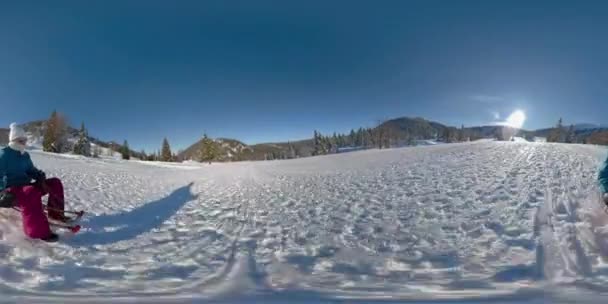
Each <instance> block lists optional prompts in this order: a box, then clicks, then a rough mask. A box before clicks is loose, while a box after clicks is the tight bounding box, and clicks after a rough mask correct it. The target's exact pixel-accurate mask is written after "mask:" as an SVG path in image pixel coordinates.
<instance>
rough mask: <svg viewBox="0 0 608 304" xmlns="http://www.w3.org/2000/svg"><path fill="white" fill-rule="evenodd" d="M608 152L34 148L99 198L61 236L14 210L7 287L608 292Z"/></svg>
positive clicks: (122, 294) (3, 225) (168, 291)
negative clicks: (51, 240)
mask: <svg viewBox="0 0 608 304" xmlns="http://www.w3.org/2000/svg"><path fill="white" fill-rule="evenodd" d="M606 153H607V151H606V150H605V149H602V148H598V147H594V146H581V145H560V144H542V143H519V142H476V143H467V144H450V145H437V146H428V147H416V148H402V149H393V150H382V151H377V150H376V151H362V152H355V153H348V154H340V155H330V156H324V157H316V158H307V159H298V160H290V161H274V162H245V163H227V164H213V165H211V166H205V165H197V164H183V165H182V164H165V165H162V164H161V165H158V164H153V163H141V162H136V161H132V162H124V161H120V160H96V159H79V158H73V157H72V158H70V157H65V156H61V155H49V154H43V153H40V152H34V153H32V155H33V156H32V157H33V159H34V162H35V163H36V164H37V166H38V167H40V168H41V169H43V170H45V171H46V172H47V175H49V176H58V177H60V178H62V179H63V181H64V183H65V187H66V195H67V202H68V207H70V208H73V209H86V210H87V211H88V212H89V216H88V217H86V218H84V219H83V221H82V224H83V227H84V228H83V231H81V232H80V233H79V234H77V235H73V236H70V235H66V236H65V237H64V239H63V240H62V241H61V242H60V243H56V244H47V243H44V242H40V241H31V240H27V239H26V238H25V237H24V236H23V233H22V232H21V224H20V219H19V215H18V214H17V213H16V212H14V211H12V210H5V209H3V210H0V294H1V295H2V297H1V298H0V302H2V301H30V302H36V303H38V302H58V303H70V302H74V303H82V302H83V301H85V300H86V302H88V303H95V302H101V303H117V302H120V301H132V300H133V299H135V298H137V299H138V301H139V302H163V303H166V302H188V303H190V302H198V301H201V302H204V301H208V300H214V301H220V302H257V303H269V302H270V303H278V302H291V303H293V302H311V303H316V302H323V301H337V300H344V301H346V300H348V302H349V303H352V302H359V303H370V302H374V301H378V302H382V303H385V302H400V301H410V302H415V301H420V302H427V301H450V303H454V302H455V301H456V302H457V301H462V302H467V303H470V302H477V301H480V302H482V301H488V300H491V301H494V302H526V303H545V302H557V301H564V302H573V301H575V302H577V303H582V302H585V301H589V302H596V301H598V300H602V299H605V298H604V297H603V296H602V293H605V292H608V215H606V214H604V213H603V211H602V210H601V208H600V205H599V198H598V188H597V186H596V180H595V179H596V170H597V167H598V166H599V163H600V161H601V160H603V159H605V157H606ZM62 233H63V232H62ZM109 297H114V299H109Z"/></svg>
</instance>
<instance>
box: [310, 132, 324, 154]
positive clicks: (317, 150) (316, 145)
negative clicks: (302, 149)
mask: <svg viewBox="0 0 608 304" xmlns="http://www.w3.org/2000/svg"><path fill="white" fill-rule="evenodd" d="M321 141H322V139H321V134H320V133H319V132H317V130H315V133H314V137H313V151H312V155H315V156H316V155H321V154H322V150H323V147H322V142H321Z"/></svg>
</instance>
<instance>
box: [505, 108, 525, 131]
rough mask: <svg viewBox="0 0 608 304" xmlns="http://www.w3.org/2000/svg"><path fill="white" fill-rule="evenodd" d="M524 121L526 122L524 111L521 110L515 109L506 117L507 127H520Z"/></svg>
mask: <svg viewBox="0 0 608 304" xmlns="http://www.w3.org/2000/svg"><path fill="white" fill-rule="evenodd" d="M524 122H526V113H524V111H522V110H517V111H515V112H513V113H511V115H509V117H508V118H507V121H506V125H507V126H509V127H513V128H517V129H521V127H523V126H524Z"/></svg>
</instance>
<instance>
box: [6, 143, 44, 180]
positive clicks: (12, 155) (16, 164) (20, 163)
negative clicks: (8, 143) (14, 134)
mask: <svg viewBox="0 0 608 304" xmlns="http://www.w3.org/2000/svg"><path fill="white" fill-rule="evenodd" d="M42 176H44V173H43V172H42V171H40V170H38V169H36V167H34V164H33V163H32V159H31V158H30V155H29V154H28V153H27V152H26V153H23V154H21V152H20V151H16V150H13V149H11V148H10V147H6V148H3V149H0V191H2V190H4V189H6V188H10V187H15V186H25V185H28V184H30V183H31V182H32V180H33V179H39V178H40V177H42Z"/></svg>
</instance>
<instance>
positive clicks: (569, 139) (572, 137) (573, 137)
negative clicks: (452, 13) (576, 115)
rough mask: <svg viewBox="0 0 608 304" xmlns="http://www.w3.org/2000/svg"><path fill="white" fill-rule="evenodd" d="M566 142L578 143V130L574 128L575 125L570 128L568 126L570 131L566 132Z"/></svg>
mask: <svg viewBox="0 0 608 304" xmlns="http://www.w3.org/2000/svg"><path fill="white" fill-rule="evenodd" d="M566 142H567V143H569V144H573V143H576V132H575V130H574V125H570V128H568V133H567V134H566Z"/></svg>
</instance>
